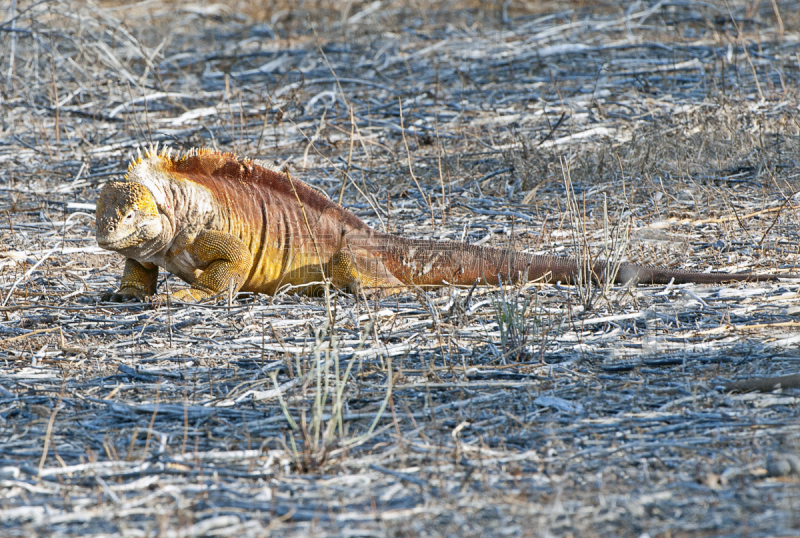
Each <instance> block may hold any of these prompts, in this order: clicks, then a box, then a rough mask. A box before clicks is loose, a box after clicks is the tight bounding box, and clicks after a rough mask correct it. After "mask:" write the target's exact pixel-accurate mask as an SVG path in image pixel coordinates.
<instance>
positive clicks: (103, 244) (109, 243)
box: [97, 230, 139, 250]
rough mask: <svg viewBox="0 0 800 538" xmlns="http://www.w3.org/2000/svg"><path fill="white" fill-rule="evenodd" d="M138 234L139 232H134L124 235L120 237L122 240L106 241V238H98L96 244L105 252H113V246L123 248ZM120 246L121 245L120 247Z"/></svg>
mask: <svg viewBox="0 0 800 538" xmlns="http://www.w3.org/2000/svg"><path fill="white" fill-rule="evenodd" d="M138 233H139V230H134V231H133V232H131V233H129V234H128V235H126V236H125V237H122V238H120V239H116V240H110V239H107V238H100V237H98V238H97V244H98V245H99V246H100V248H104V249H106V250H115V249H114V246H115V245H119V246H120V248H125V246H124V245H125V244H126V243H127V241H128V239H131V238H132V237H134V236H135V235H136V234H138ZM120 244H122V245H120Z"/></svg>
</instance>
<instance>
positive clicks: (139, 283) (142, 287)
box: [103, 258, 158, 303]
mask: <svg viewBox="0 0 800 538" xmlns="http://www.w3.org/2000/svg"><path fill="white" fill-rule="evenodd" d="M157 284H158V266H157V265H155V264H153V263H147V262H137V261H136V260H134V259H133V258H127V259H126V260H125V269H123V270H122V279H121V280H120V283H119V290H118V291H115V292H110V293H106V294H104V295H103V300H104V301H112V302H115V303H124V302H126V301H134V300H139V301H142V300H144V299H147V298H148V297H151V296H152V295H153V294H154V293H155V292H156V285H157Z"/></svg>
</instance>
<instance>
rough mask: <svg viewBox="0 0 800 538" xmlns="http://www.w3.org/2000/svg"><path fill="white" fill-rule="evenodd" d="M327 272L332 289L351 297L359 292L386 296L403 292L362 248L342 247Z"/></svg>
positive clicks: (331, 260) (397, 282) (381, 264)
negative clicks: (346, 293)
mask: <svg viewBox="0 0 800 538" xmlns="http://www.w3.org/2000/svg"><path fill="white" fill-rule="evenodd" d="M327 269H328V271H327V273H328V277H329V278H330V279H331V283H332V284H333V285H334V286H336V287H337V288H341V289H344V290H345V291H347V292H348V293H352V294H354V295H357V294H358V293H359V292H361V291H369V292H371V293H379V294H380V295H389V294H392V293H397V292H399V291H402V290H403V289H405V288H406V287H404V286H403V283H402V282H400V281H399V280H398V279H397V278H395V277H394V275H392V274H391V273H390V272H389V271H388V270H387V269H386V267H385V266H384V265H383V262H382V261H381V260H380V259H379V258H377V257H375V256H374V255H372V254H371V253H370V252H369V251H368V250H366V249H363V248H354V247H350V246H347V245H345V246H344V247H343V248H342V249H340V250H339V251H338V252H336V253H335V254H334V255H333V256H331V259H330V262H328V267H327Z"/></svg>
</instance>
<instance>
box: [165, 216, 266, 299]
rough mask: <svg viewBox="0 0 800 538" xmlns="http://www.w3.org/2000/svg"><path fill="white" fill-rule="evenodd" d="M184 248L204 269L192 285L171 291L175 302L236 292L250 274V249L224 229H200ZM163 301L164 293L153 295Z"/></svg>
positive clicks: (251, 259) (251, 260)
mask: <svg viewBox="0 0 800 538" xmlns="http://www.w3.org/2000/svg"><path fill="white" fill-rule="evenodd" d="M187 251H188V253H189V255H190V256H191V258H192V259H193V260H195V261H196V262H198V265H200V266H205V269H204V270H203V272H202V273H200V276H199V277H197V280H195V281H194V282H193V283H192V287H191V288H186V289H182V290H178V291H176V292H175V293H173V294H172V298H173V299H177V300H178V301H186V302H197V301H202V300H203V299H207V298H209V297H214V296H216V295H220V294H223V293H227V292H228V290H232V291H233V293H236V292H237V291H239V289H240V288H241V287H242V285H244V283H245V281H246V280H247V276H248V275H249V274H250V267H251V266H252V262H253V258H252V255H251V254H250V251H249V250H248V249H247V247H246V246H245V245H244V243H242V242H241V241H240V240H239V239H238V238H236V237H234V236H232V235H230V234H227V233H225V232H220V231H216V230H209V231H206V232H203V233H201V234H200V235H198V236H197V238H195V240H194V242H192V243H191V245H189V246H188V247H187ZM165 300H166V296H165V295H157V296H156V297H154V301H155V302H159V301H165Z"/></svg>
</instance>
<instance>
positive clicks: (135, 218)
mask: <svg viewBox="0 0 800 538" xmlns="http://www.w3.org/2000/svg"><path fill="white" fill-rule="evenodd" d="M95 224H96V231H95V234H96V237H97V244H98V245H100V246H101V247H102V248H105V249H108V250H115V251H121V250H124V249H131V248H135V247H137V246H139V245H141V244H143V243H145V242H146V241H149V240H151V239H154V238H156V237H158V236H159V235H160V234H161V231H162V222H161V216H160V215H159V213H158V207H157V206H156V200H155V198H154V197H153V193H151V192H150V190H149V189H148V188H147V187H145V186H144V185H142V184H141V183H137V182H134V181H112V182H110V183H107V184H106V185H105V186H104V187H103V189H102V190H101V191H100V198H98V200H97V216H96V219H95Z"/></svg>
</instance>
